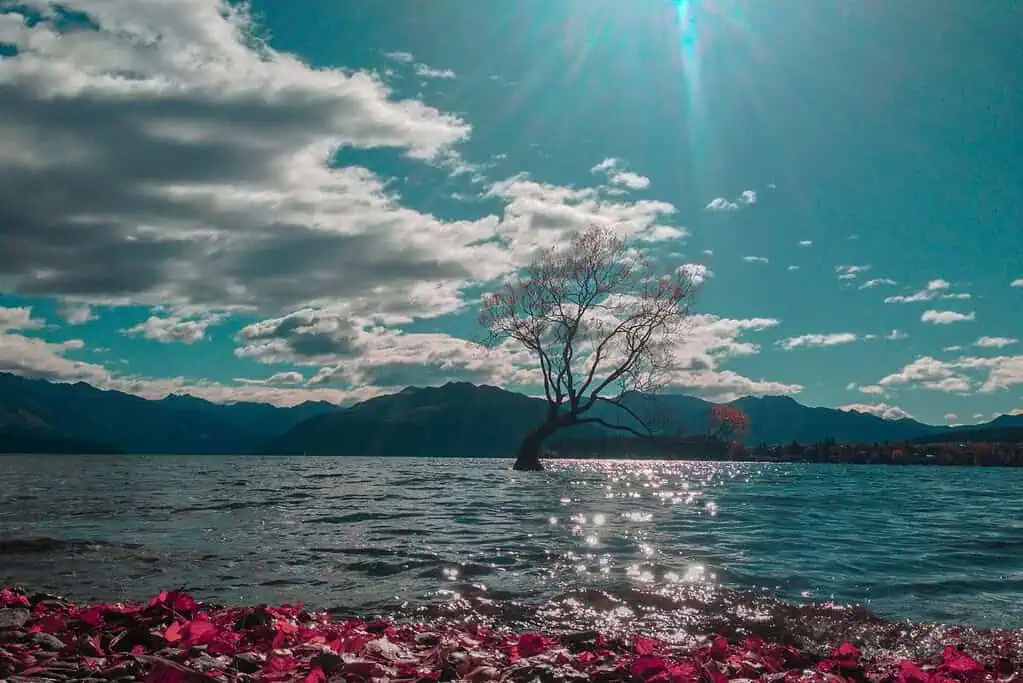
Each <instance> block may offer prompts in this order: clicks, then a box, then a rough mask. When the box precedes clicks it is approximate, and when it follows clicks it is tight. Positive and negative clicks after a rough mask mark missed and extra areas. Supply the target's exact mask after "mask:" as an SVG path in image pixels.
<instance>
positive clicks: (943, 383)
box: [878, 356, 973, 393]
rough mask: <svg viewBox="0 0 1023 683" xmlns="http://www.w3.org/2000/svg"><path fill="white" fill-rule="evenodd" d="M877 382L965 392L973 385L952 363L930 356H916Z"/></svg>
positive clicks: (893, 386)
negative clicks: (898, 369)
mask: <svg viewBox="0 0 1023 683" xmlns="http://www.w3.org/2000/svg"><path fill="white" fill-rule="evenodd" d="M878 384H879V385H880V386H882V387H885V388H886V389H894V388H901V387H910V386H913V387H918V388H921V389H928V390H930V391H943V392H952V393H966V392H968V391H970V389H971V388H972V386H973V383H972V381H971V380H970V379H969V378H968V377H966V376H964V375H962V374H961V373H960V372H959V371H958V368H957V366H956V365H955V364H954V363H945V362H943V361H940V360H938V359H936V358H933V357H931V356H922V357H920V358H917V359H916V360H915V361H913V362H912V363H910V364H908V365H906V366H904V367H903V368H902V369H901V370H900V371H899V372H896V373H892V374H890V375H887V376H886V377H883V378H881V380H880V381H879V382H878Z"/></svg>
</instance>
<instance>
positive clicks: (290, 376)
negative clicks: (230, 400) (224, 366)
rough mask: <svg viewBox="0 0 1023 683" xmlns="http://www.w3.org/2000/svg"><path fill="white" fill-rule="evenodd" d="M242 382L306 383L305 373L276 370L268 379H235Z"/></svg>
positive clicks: (283, 384)
mask: <svg viewBox="0 0 1023 683" xmlns="http://www.w3.org/2000/svg"><path fill="white" fill-rule="evenodd" d="M235 381H236V382H240V383H242V384H256V385H264V386H275V387H276V386H287V385H289V384H291V385H294V384H304V383H305V375H303V374H302V373H301V372H294V371H292V372H275V373H274V374H272V375H270V376H269V377H267V378H266V379H245V378H238V379H236V380H235Z"/></svg>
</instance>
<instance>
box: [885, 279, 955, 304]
mask: <svg viewBox="0 0 1023 683" xmlns="http://www.w3.org/2000/svg"><path fill="white" fill-rule="evenodd" d="M893 284H894V283H893ZM951 286H952V285H951V284H950V283H949V281H948V280H943V279H940V278H939V279H937V280H931V281H930V282H928V283H927V286H926V287H924V288H923V289H921V290H919V291H917V292H914V293H912V294H900V295H897V296H890V297H887V298H885V300H884V302H885V303H886V304H912V303H918V302H921V301H933V300H934V299H959V300H965V299H969V298H971V295H970V294H968V293H966V292H958V293H956V292H949V291H947V290H948V289H949V287H951Z"/></svg>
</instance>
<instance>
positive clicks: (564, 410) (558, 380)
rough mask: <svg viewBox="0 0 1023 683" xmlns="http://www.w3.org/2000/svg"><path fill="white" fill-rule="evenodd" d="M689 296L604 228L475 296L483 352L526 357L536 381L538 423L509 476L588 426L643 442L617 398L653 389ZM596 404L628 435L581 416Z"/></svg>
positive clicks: (683, 277) (644, 429) (685, 283)
mask: <svg viewBox="0 0 1023 683" xmlns="http://www.w3.org/2000/svg"><path fill="white" fill-rule="evenodd" d="M694 292H695V286H694V283H693V278H692V276H691V275H690V273H689V271H687V270H685V269H682V268H679V269H678V270H676V271H675V272H672V273H668V274H665V275H659V276H658V275H655V274H654V273H653V272H652V268H651V266H650V264H649V262H648V261H647V260H646V259H645V258H644V257H643V254H642V253H641V252H640V251H639V250H636V249H633V248H630V247H629V246H628V245H626V244H625V242H624V241H622V240H621V239H620V238H619V237H618V236H617V234H616V232H615V230H614V229H613V228H610V227H600V226H595V227H593V228H591V229H590V230H587V231H586V232H583V233H581V234H579V235H577V236H576V237H575V238H573V239H572V240H571V242H570V243H569V244H568V245H567V246H566V247H565V248H563V249H558V248H554V249H550V250H548V251H546V252H544V253H542V254H541V255H540V257H539V258H538V259H537V260H536V261H535V262H534V263H533V264H532V265H531V266H529V267H528V268H527V269H526V270H525V272H524V273H523V274H522V275H521V276H520V277H518V278H516V279H514V280H513V281H510V282H508V283H507V284H505V286H504V287H503V289H501V290H499V291H497V292H493V293H490V294H487V295H486V296H484V297H483V303H482V307H481V310H480V314H479V322H480V324H481V325H482V326H483V327H484V328H485V329H486V330H487V337H486V339H485V340H484V341H483V342H482V343H483V344H484V345H485V346H486V347H488V348H491V349H493V348H496V347H499V346H503V345H511V346H519V347H523V348H525V349H526V350H528V351H529V352H530V353H531V354H532V355H533V356H535V357H536V359H537V361H538V362H539V364H540V374H541V375H542V376H543V389H544V396H545V397H546V399H547V414H546V418H545V419H544V421H543V422H542V423H541V424H540V425H539V426H538V427H537V428H536V429H535V430H534V431H532V432H530V433H529V434H528V435H526V437H525V438H524V439H523V441H522V445H521V447H520V448H519V453H518V458H517V459H516V460H515V466H514V468H515V469H517V470H542V469H543V466H542V464H541V462H540V452H541V448H542V446H543V443H544V441H545V440H546V439H547V438H548V437H549V436H551V435H552V434H554V433H555V432H556V431H558V430H560V429H563V428H565V427H571V426H575V425H583V424H597V425H601V426H603V427H606V428H608V429H612V430H618V431H624V432H631V433H633V434H636V435H638V436H646V435H649V434H650V433H651V429H650V427H649V426H648V425H647V423H646V422H645V421H644V419H643V418H642V417H641V416H640V415H638V414H637V413H636V411H634V410H632V409H630V408H629V407H628V406H627V405H626V404H625V402H624V401H623V399H624V398H625V397H626V396H627V395H628V394H630V393H632V392H643V393H649V392H652V391H656V390H658V389H659V388H660V387H661V385H662V383H663V381H664V379H665V378H666V374H667V372H668V371H670V370H671V369H672V367H673V366H674V356H673V353H672V351H673V347H674V346H675V342H676V341H677V339H678V337H679V335H680V333H681V331H682V323H683V322H684V321H685V320H686V318H687V317H688V315H689V307H690V304H691V302H692V298H693V294H694ZM601 402H602V403H606V404H611V405H614V406H616V407H617V408H619V409H621V410H622V411H623V412H624V413H626V414H628V416H630V417H631V418H632V421H634V423H635V425H636V426H631V425H628V424H624V423H611V422H608V421H606V420H604V419H603V418H601V417H594V416H587V415H586V414H587V413H588V412H589V411H590V410H591V409H592V408H593V407H594V406H596V405H597V404H598V403H601Z"/></svg>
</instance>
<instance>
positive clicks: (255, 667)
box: [0, 588, 1020, 683]
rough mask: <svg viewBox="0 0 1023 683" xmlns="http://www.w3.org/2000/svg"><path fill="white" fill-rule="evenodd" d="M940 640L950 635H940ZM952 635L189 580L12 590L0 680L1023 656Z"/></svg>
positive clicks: (415, 673) (658, 670)
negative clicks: (782, 632)
mask: <svg viewBox="0 0 1023 683" xmlns="http://www.w3.org/2000/svg"><path fill="white" fill-rule="evenodd" d="M934 647H935V648H936V649H938V648H941V645H939V644H937V643H935V644H934ZM997 650H998V648H997V647H996V646H994V644H992V647H991V651H990V652H987V653H980V654H981V656H980V657H978V658H976V659H975V658H974V657H972V656H970V655H968V654H966V653H964V652H963V651H961V650H960V649H957V648H956V647H953V646H950V645H946V646H945V647H944V648H943V649H941V650H940V652H938V651H936V652H935V653H934V656H933V658H931V659H925V660H915V661H914V660H907V659H900V658H897V657H895V656H893V655H890V654H889V655H882V656H873V657H870V656H866V655H865V654H863V653H862V652H861V651H860V650H859V648H857V647H856V646H855V645H853V644H851V643H848V642H843V643H839V644H838V645H837V647H835V648H834V649H830V651H825V652H822V653H808V652H803V651H800V650H799V649H797V648H796V647H794V646H792V645H789V644H778V643H768V642H765V641H764V640H762V639H760V638H754V637H750V638H746V639H745V640H744V641H742V642H741V643H734V642H729V641H728V640H726V639H725V638H724V637H721V636H719V637H717V638H714V639H712V640H709V641H707V642H704V643H702V644H700V645H699V646H697V647H686V646H678V645H671V644H669V643H665V642H662V641H659V640H655V639H652V638H644V637H639V636H633V637H629V638H621V637H610V636H605V635H602V634H600V633H590V632H586V633H574V634H566V635H561V636H549V635H543V634H539V633H522V634H516V633H510V632H507V631H499V630H495V629H492V628H489V627H486V626H481V625H479V624H475V623H464V624H458V623H452V622H450V621H447V620H442V621H438V622H434V623H415V624H397V623H393V622H389V621H383V620H374V621H361V620H347V621H336V620H334V619H333V618H331V617H330V616H329V615H327V614H325V613H310V612H307V611H305V610H303V609H302V606H301V605H300V604H299V605H283V606H281V607H268V606H265V605H261V606H255V607H231V608H225V607H214V606H212V605H204V604H203V603H201V602H198V601H196V600H195V599H193V598H192V597H191V596H189V595H187V594H185V593H182V592H179V591H174V592H169V593H168V592H163V593H160V594H159V595H158V596H156V597H155V598H153V599H152V600H151V601H150V602H149V603H148V604H147V603H133V604H123V603H104V604H94V605H82V604H77V603H74V602H70V601H67V600H64V599H61V598H59V597H56V596H50V595H33V596H31V597H30V596H28V595H26V594H25V593H23V592H21V591H18V590H12V589H7V588H2V589H0V679H7V678H11V679H12V680H13V677H19V679H23V678H25V679H27V678H29V677H33V678H37V679H38V680H41V681H42V680H57V681H76V680H90V681H91V680H96V679H102V680H108V681H125V680H142V681H146V682H147V683H191V682H193V681H194V682H203V681H205V682H208V683H227V682H228V681H238V682H241V681H281V682H292V681H294V682H298V681H301V682H302V683H327V681H364V680H380V681H384V680H387V681H408V682H412V681H450V680H465V681H472V682H473V683H485V682H489V681H531V680H545V681H546V680H553V681H582V680H604V681H638V682H640V683H654V682H656V683H724V682H725V681H731V680H736V681H737V680H742V681H755V680H760V681H775V682H777V683H800V682H802V681H819V682H821V683H839V682H842V683H844V682H845V681H874V682H875V683H953V682H956V681H962V682H964V683H982V682H984V683H987V682H993V681H1011V680H1018V678H1017V676H1018V674H1019V673H1020V669H1019V668H1018V667H1017V665H1016V660H1013V659H1012V658H1008V657H1006V656H1005V654H1004V653H1003V654H999V652H998V651H997Z"/></svg>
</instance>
